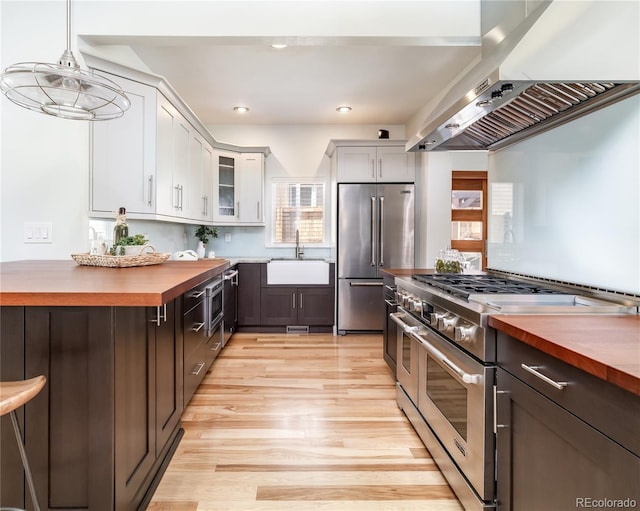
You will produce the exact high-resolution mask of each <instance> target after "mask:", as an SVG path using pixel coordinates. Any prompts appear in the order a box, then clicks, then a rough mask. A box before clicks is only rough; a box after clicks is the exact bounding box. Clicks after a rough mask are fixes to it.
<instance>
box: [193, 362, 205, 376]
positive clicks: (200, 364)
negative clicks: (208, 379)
mask: <svg viewBox="0 0 640 511" xmlns="http://www.w3.org/2000/svg"><path fill="white" fill-rule="evenodd" d="M203 367H204V362H200V363H199V364H198V365H197V366H195V367H194V368H193V371H191V374H192V375H194V376H198V375H199V374H200V371H202V368H203Z"/></svg>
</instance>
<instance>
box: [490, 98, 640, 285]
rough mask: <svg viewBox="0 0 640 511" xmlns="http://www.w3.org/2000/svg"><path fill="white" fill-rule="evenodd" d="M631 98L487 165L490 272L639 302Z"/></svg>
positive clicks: (638, 202)
mask: <svg viewBox="0 0 640 511" xmlns="http://www.w3.org/2000/svg"><path fill="white" fill-rule="evenodd" d="M638 140H640V95H636V96H634V97H632V98H629V99H626V100H624V101H621V102H619V103H616V104H614V105H612V106H610V107H608V108H605V109H602V110H599V111H596V112H594V113H591V114H589V115H587V116H584V117H582V118H580V119H577V120H575V121H573V122H570V123H568V124H565V125H563V126H560V127H558V128H556V129H554V130H551V131H548V132H546V133H543V134H541V135H538V136H537V137H534V138H531V139H529V140H525V141H523V142H520V143H518V144H514V145H513V146H510V147H508V148H506V149H503V150H500V151H497V152H496V153H493V154H491V155H490V156H489V183H490V185H489V244H488V263H489V264H488V265H489V267H490V268H495V269H500V270H504V271H509V272H514V273H518V274H526V275H532V276H537V277H543V278H550V279H555V280H560V281H565V282H572V283H577V284H582V285H588V286H594V287H602V288H604V289H610V290H615V291H622V292H629V293H633V294H638V293H640V176H639V175H638V168H640V155H639V153H638Z"/></svg>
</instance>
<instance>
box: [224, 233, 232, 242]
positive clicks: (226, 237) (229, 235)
mask: <svg viewBox="0 0 640 511" xmlns="http://www.w3.org/2000/svg"><path fill="white" fill-rule="evenodd" d="M224 242H225V243H231V233H230V232H225V233H224Z"/></svg>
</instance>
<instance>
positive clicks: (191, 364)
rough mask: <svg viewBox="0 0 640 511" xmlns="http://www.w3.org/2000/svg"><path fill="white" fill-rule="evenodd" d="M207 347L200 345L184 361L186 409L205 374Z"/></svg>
mask: <svg viewBox="0 0 640 511" xmlns="http://www.w3.org/2000/svg"><path fill="white" fill-rule="evenodd" d="M207 352H208V348H207V346H206V345H205V344H204V343H202V344H200V345H199V346H198V347H197V348H196V349H195V350H194V351H193V352H192V353H191V354H190V355H188V356H186V357H185V359H184V406H185V407H186V406H187V404H188V403H189V401H190V400H191V398H192V397H193V394H194V393H195V391H196V389H197V388H198V385H200V383H201V382H202V380H203V378H204V376H205V375H206V374H207V369H208V367H207Z"/></svg>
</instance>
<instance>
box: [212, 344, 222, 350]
mask: <svg viewBox="0 0 640 511" xmlns="http://www.w3.org/2000/svg"><path fill="white" fill-rule="evenodd" d="M221 344H222V343H221V342H219V343H217V344H216V345H215V346H214V347H213V348H211V351H218V348H220V345H221Z"/></svg>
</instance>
